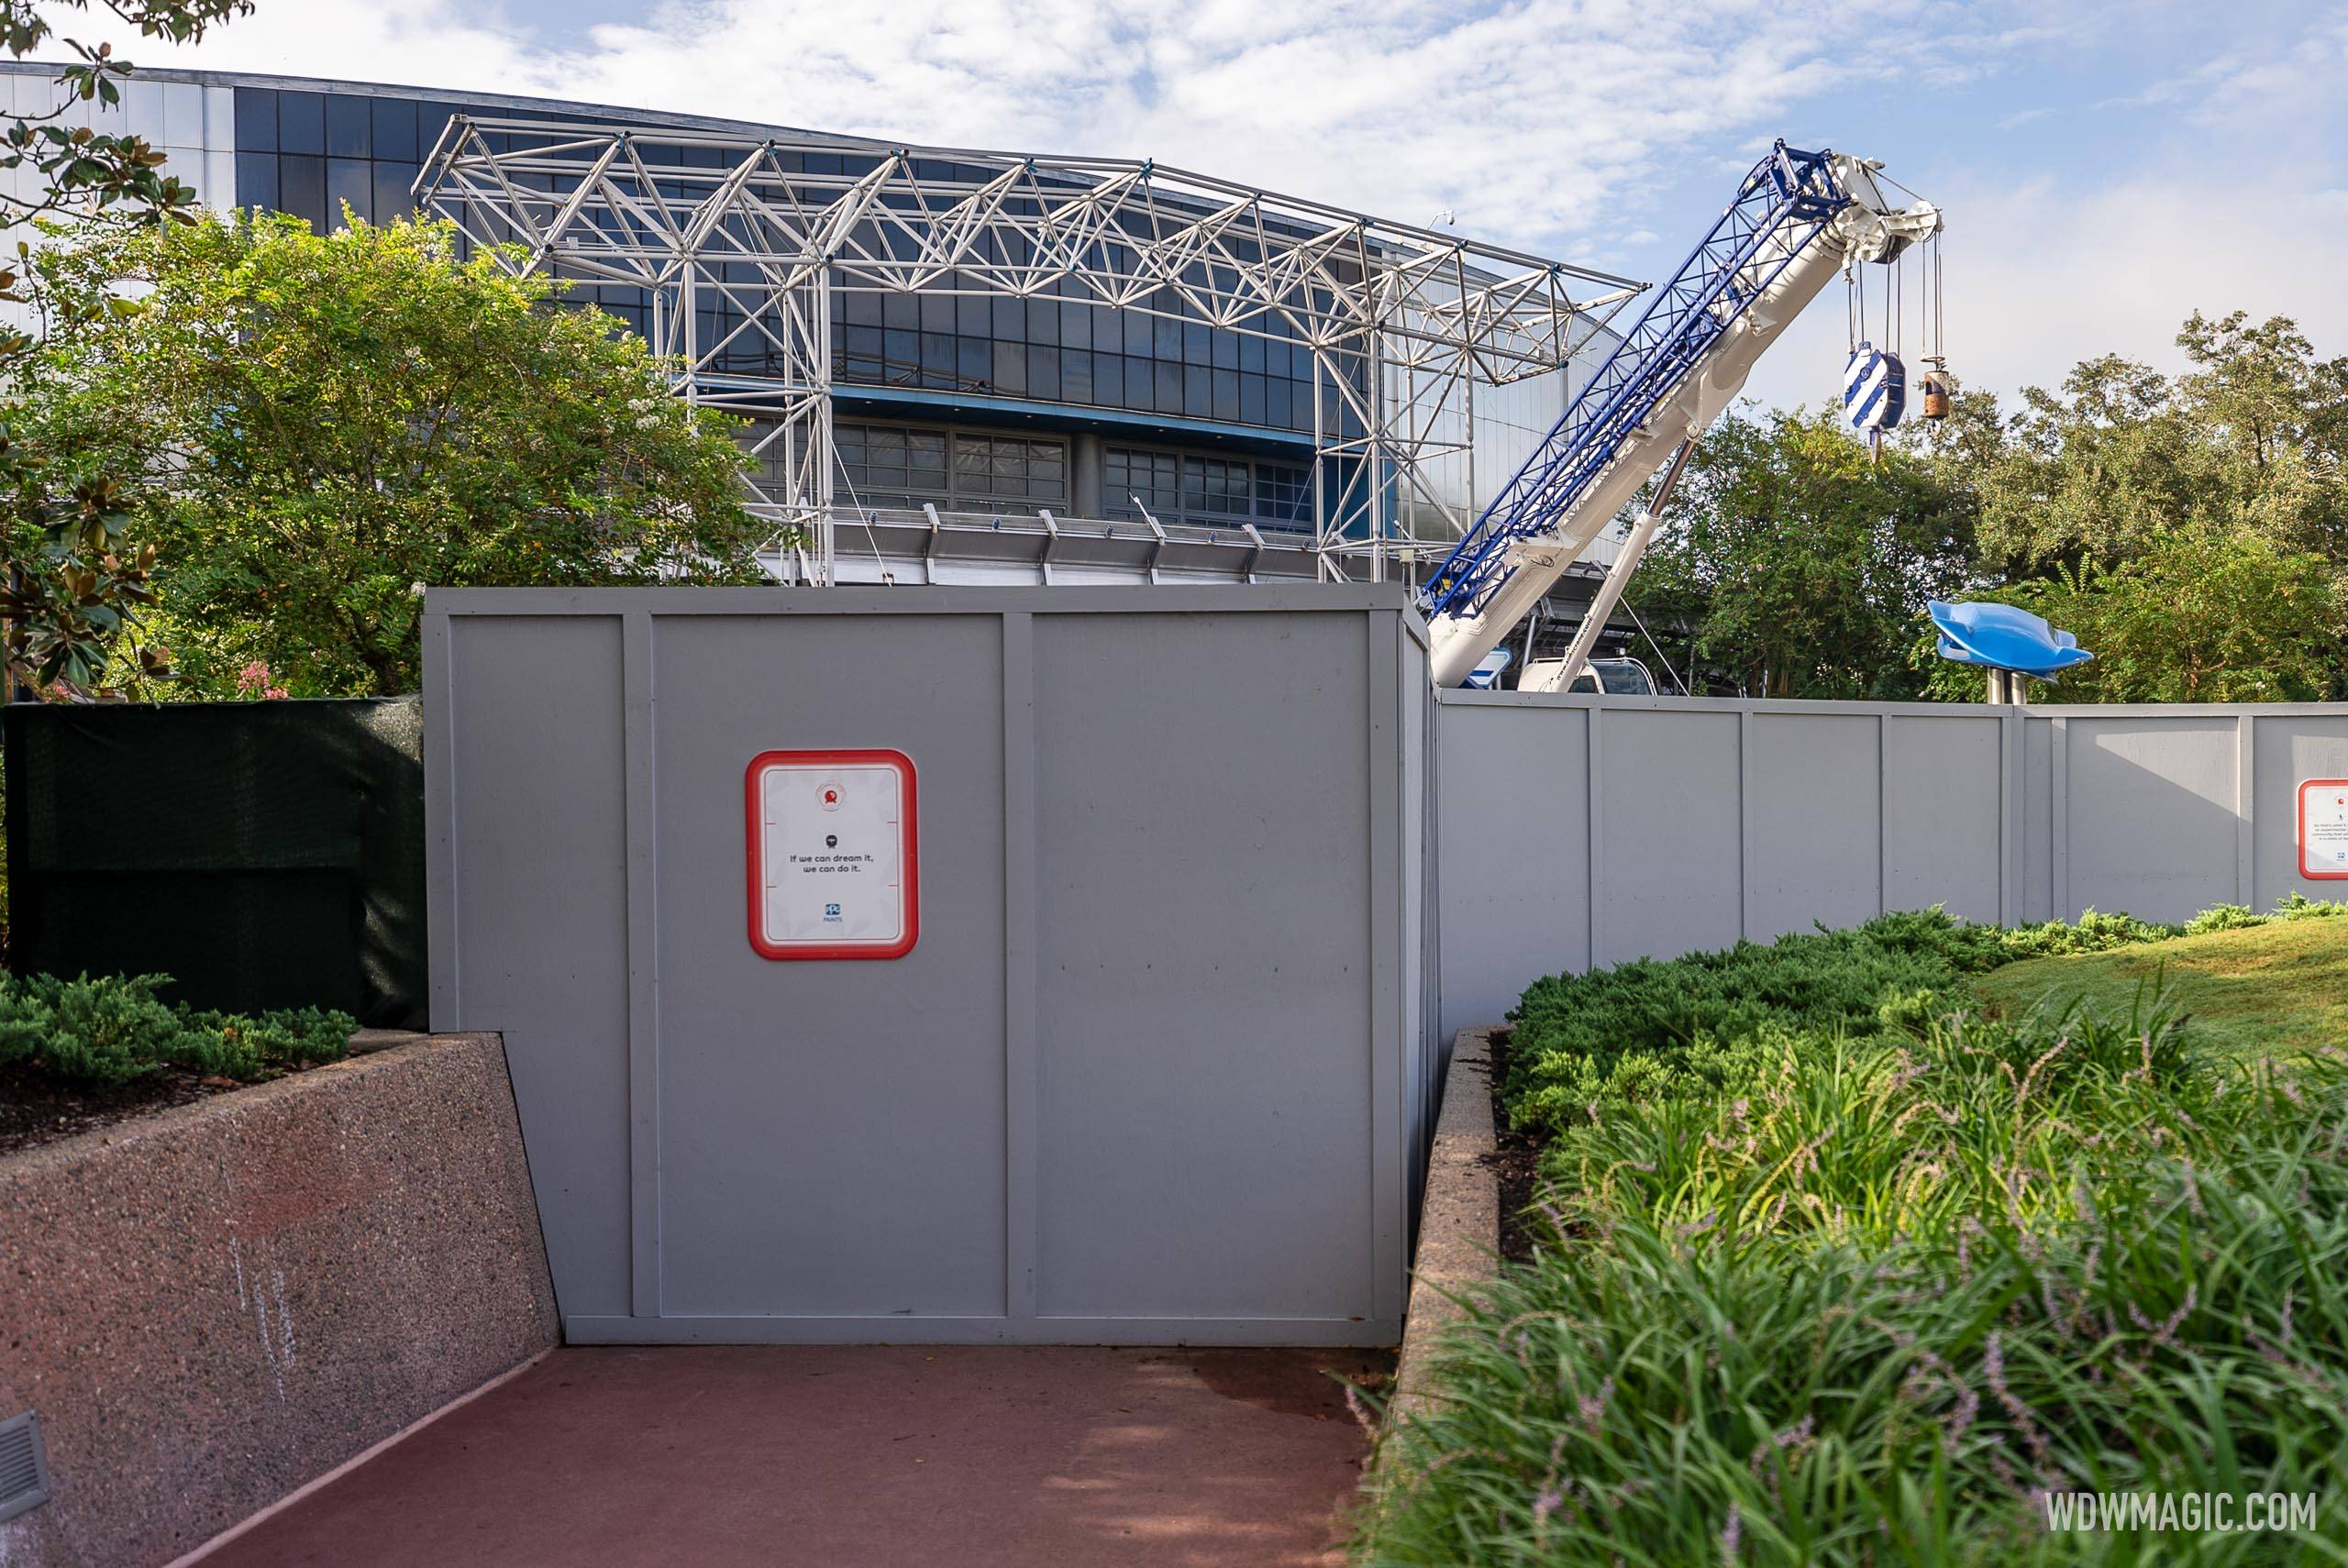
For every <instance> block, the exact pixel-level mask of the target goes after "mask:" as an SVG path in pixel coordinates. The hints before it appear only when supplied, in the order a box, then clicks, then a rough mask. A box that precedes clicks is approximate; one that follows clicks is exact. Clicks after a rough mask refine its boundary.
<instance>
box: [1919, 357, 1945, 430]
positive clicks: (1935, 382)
mask: <svg viewBox="0 0 2348 1568" xmlns="http://www.w3.org/2000/svg"><path fill="white" fill-rule="evenodd" d="M1922 389H1923V393H1924V417H1925V418H1926V419H1929V420H1933V421H1935V422H1937V421H1940V420H1943V419H1946V418H1947V417H1948V378H1947V377H1946V376H1944V375H1942V374H1941V373H1940V372H1939V371H1938V370H1926V371H1925V372H1924V379H1923V381H1922Z"/></svg>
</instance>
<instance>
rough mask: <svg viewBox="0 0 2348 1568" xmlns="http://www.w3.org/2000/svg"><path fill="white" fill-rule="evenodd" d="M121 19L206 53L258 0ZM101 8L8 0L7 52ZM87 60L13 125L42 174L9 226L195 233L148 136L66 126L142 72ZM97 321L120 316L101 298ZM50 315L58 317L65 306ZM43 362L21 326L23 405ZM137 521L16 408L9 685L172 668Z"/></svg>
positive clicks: (86, 462)
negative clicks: (208, 41) (133, 538)
mask: <svg viewBox="0 0 2348 1568" xmlns="http://www.w3.org/2000/svg"><path fill="white" fill-rule="evenodd" d="M105 7H106V9H107V10H109V11H111V12H112V13H113V14H114V15H115V16H116V17H117V18H119V19H120V20H122V21H123V22H125V23H127V24H128V25H129V26H131V27H133V28H137V29H138V32H139V33H140V34H141V35H142V36H144V37H147V38H151V39H169V40H171V41H172V42H174V43H186V42H193V41H194V40H196V39H201V38H203V37H204V35H205V32H206V30H208V29H209V28H212V27H213V26H214V25H215V24H216V23H219V22H223V21H227V20H228V19H229V18H231V17H239V16H244V15H246V14H248V13H249V12H250V11H251V10H252V0H105ZM88 9H89V0H54V4H50V5H48V6H43V5H40V4H39V3H38V0H0V49H6V50H7V52H8V54H9V55H10V56H11V57H13V58H15V59H18V60H21V59H23V58H24V57H25V56H26V55H28V54H30V53H32V52H33V51H34V50H37V49H39V48H40V47H42V46H43V45H44V44H46V43H48V42H49V41H50V39H52V38H53V37H55V36H56V34H55V29H54V28H53V26H52V24H51V21H50V17H51V16H54V15H55V14H57V13H59V12H61V11H73V12H87V11H88ZM61 41H62V42H63V44H64V45H65V47H66V48H67V49H69V50H72V52H73V54H74V56H75V59H74V61H73V62H72V63H71V64H68V65H66V66H64V67H62V68H61V70H60V71H59V72H58V75H57V78H56V81H57V83H58V85H59V86H60V87H61V88H63V89H64V93H63V94H62V95H61V96H62V97H63V99H64V103H61V105H59V106H58V107H57V108H55V109H52V110H50V112H48V113H46V114H39V115H6V116H0V127H5V129H0V169H9V170H17V171H24V170H28V169H29V170H31V171H34V172H35V173H36V174H37V175H38V178H37V179H36V180H34V181H32V182H30V184H31V189H30V191H29V193H23V194H18V193H0V226H18V228H19V230H20V231H21V230H22V228H23V227H24V226H28V225H30V224H33V223H35V222H37V221H39V220H44V219H50V218H72V219H76V220H78V221H80V222H83V223H101V224H112V225H116V226H120V225H153V224H157V223H161V222H163V221H166V220H170V219H184V218H185V217H186V216H187V215H188V214H189V211H190V209H191V208H192V206H193V204H194V199H195V193H194V191H193V190H191V189H190V188H189V187H188V186H186V185H185V184H183V183H182V182H180V181H179V180H177V179H175V178H173V177H172V176H170V175H167V174H165V173H164V172H163V171H162V166H163V155H162V154H161V153H160V152H158V151H156V150H155V149H154V148H153V147H152V146H150V144H149V143H148V142H147V141H146V140H145V139H144V138H140V137H137V136H132V135H128V134H126V133H114V132H103V131H96V130H93V129H91V128H89V127H74V126H67V125H64V124H62V123H61V121H62V120H63V118H64V116H65V106H66V105H67V104H70V103H72V102H76V101H78V102H83V103H96V104H100V105H108V106H111V105H116V104H118V103H119V102H120V101H121V81H122V79H123V78H124V77H126V76H127V75H129V74H130V71H131V66H130V63H129V62H128V61H125V60H121V59H118V58H116V55H115V53H114V48H113V46H112V45H111V44H108V43H105V42H96V43H88V42H84V41H83V40H81V39H74V38H65V39H62V40H61ZM11 254H12V255H13V257H14V262H13V264H11V265H5V266H0V301H6V302H8V303H10V304H18V305H22V304H27V303H28V295H27V293H26V290H25V282H26V278H25V273H26V269H27V265H28V260H29V258H30V255H31V247H30V244H29V242H28V241H27V240H24V239H19V240H18V241H17V245H16V247H15V248H14V250H13V251H12V252H11ZM78 303H79V304H81V305H82V306H83V308H90V309H107V308H111V307H112V305H113V304H114V302H113V301H111V300H110V299H107V298H105V297H104V296H87V297H84V298H83V299H82V300H81V301H80V302H78ZM49 308H50V310H51V311H52V312H53V311H55V310H56V309H57V308H59V302H50V306H49ZM35 348H36V341H35V339H34V337H32V335H30V334H28V333H27V332H25V331H23V330H22V329H21V328H17V327H13V326H8V327H0V382H6V383H8V384H9V385H10V386H11V387H13V388H14V389H15V390H17V391H21V390H22V388H23V386H24V383H25V381H26V378H27V375H28V370H29V365H28V362H29V360H30V359H31V358H32V356H33V353H34V350H35ZM129 523H130V516H129V513H128V512H127V510H126V508H125V507H124V505H123V503H122V497H121V490H120V485H119V482H118V480H117V479H116V476H115V475H113V474H112V473H110V472H108V471H107V470H106V469H105V468H104V467H102V466H101V465H99V464H98V463H96V462H94V460H93V458H92V455H91V454H89V453H85V452H82V451H79V450H76V449H74V448H72V447H66V448H57V447H51V446H48V445H45V444H44V443H42V442H41V441H39V439H37V438H34V437H33V436H31V434H30V433H29V432H28V430H27V428H26V425H25V422H24V420H23V418H22V410H21V408H20V407H19V405H18V404H17V402H16V401H14V400H13V399H6V400H0V616H5V617H6V623H7V629H6V636H5V637H0V652H4V655H5V660H6V674H7V677H8V680H9V682H10V683H15V682H18V681H22V682H26V683H28V684H30V685H33V686H36V687H43V688H52V689H61V690H66V691H75V690H86V689H87V688H89V687H91V686H93V685H94V684H95V683H96V682H97V680H98V679H100V676H101V672H102V671H103V670H104V669H105V666H106V664H107V661H108V660H109V658H111V657H116V656H117V655H119V656H122V657H125V658H126V660H127V663H128V665H129V667H130V668H138V669H143V670H146V671H148V672H150V673H153V672H158V671H160V670H161V669H162V668H163V667H164V656H163V653H162V651H161V648H160V647H157V646H153V645H151V644H150V645H148V646H134V645H135V635H134V634H135V632H136V628H137V625H138V614H139V612H140V609H141V607H142V606H144V605H146V604H148V603H149V602H151V597H152V596H151V591H150V585H149V573H150V569H151V567H152V566H153V564H154V559H155V557H154V550H153V547H152V546H151V544H150V545H145V546H139V547H133V546H132V545H131V544H130V543H129V541H128V540H127V537H126V531H127V527H128V525H129Z"/></svg>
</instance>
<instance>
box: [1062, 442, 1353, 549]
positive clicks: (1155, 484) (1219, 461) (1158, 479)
mask: <svg viewBox="0 0 2348 1568" xmlns="http://www.w3.org/2000/svg"><path fill="white" fill-rule="evenodd" d="M1101 504H1102V510H1103V511H1105V512H1107V513H1109V515H1110V516H1112V517H1138V516H1140V515H1141V513H1142V509H1143V508H1144V507H1146V508H1147V509H1148V511H1149V514H1150V515H1151V516H1153V517H1155V518H1157V520H1158V521H1159V522H1160V523H1253V524H1255V525H1257V527H1261V528H1283V529H1293V528H1309V527H1311V526H1312V470H1311V469H1307V468H1306V467H1305V466H1304V465H1303V464H1301V463H1282V462H1273V461H1268V460H1265V459H1261V458H1252V459H1251V458H1228V457H1206V456H1203V455H1201V454H1198V453H1189V452H1165V451H1153V450H1148V449H1145V448H1141V447H1109V448H1108V449H1107V450H1106V451H1104V452H1103V453H1102V457H1101Z"/></svg>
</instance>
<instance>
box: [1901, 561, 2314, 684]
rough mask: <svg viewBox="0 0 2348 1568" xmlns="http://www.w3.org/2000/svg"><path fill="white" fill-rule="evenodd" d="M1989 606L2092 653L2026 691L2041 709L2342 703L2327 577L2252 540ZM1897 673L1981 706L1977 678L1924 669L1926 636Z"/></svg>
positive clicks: (2133, 564) (2040, 586) (1931, 663)
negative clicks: (1906, 670) (2055, 704)
mask: <svg viewBox="0 0 2348 1568" xmlns="http://www.w3.org/2000/svg"><path fill="white" fill-rule="evenodd" d="M1989 597H1991V598H1995V599H1999V600H2003V601H2005V602H2009V603H2013V604H2019V605H2021V607H2022V608H2024V609H2026V610H2030V611H2032V612H2033V613H2037V614H2040V615H2043V616H2044V617H2045V618H2046V619H2047V620H2048V621H2050V622H2052V623H2053V624H2055V625H2057V626H2061V627H2063V628H2064V629H2065V630H2066V631H2068V632H2070V633H2072V634H2073V635H2076V636H2077V638H2078V639H2079V644H2080V646H2083V647H2086V648H2088V649H2089V650H2091V651H2092V652H2093V653H2094V654H2095V656H2096V657H2095V659H2094V662H2092V663H2090V664H2086V665H2081V666H2079V667H2077V668H2075V669H2073V670H2071V671H2069V672H2068V673H2066V675H2065V676H2064V677H2063V679H2062V680H2061V681H2060V682H2059V683H2058V684H2056V685H2054V686H2052V687H2041V688H2039V689H2038V690H2039V691H2040V692H2042V693H2043V694H2044V698H2043V700H2051V701H2063V702H2271V701H2319V700H2320V699H2323V698H2326V697H2330V696H2334V695H2337V694H2339V693H2340V692H2341V691H2342V690H2348V684H2343V681H2348V593H2343V591H2342V577H2341V575H2340V573H2339V572H2338V570H2337V569H2335V568H2334V566H2333V565H2332V563H2331V562H2330V561H2328V560H2326V559H2325V558H2323V557H2321V556H2319V555H2315V554H2312V553H2310V552H2308V551H2304V550H2289V549H2286V548H2283V547H2278V546H2277V545H2276V544H2275V543H2274V542H2273V541H2271V540H2269V539H2267V538H2266V537H2265V536H2263V535H2261V534H2260V533H2258V532H2256V531H2255V530H2252V529H2243V528H2237V529H2231V530H2229V529H2223V528H2214V527H2208V526H2187V527H2184V528H2179V529H2176V530H2173V531H2171V532H2168V533H2165V534H2163V535H2161V536H2158V537H2157V538H2155V539H2154V540H2152V541H2150V542H2149V543H2148V544H2147V545H2146V547H2144V548H2143V550H2142V551H2140V552H2139V553H2138V554H2137V555H2136V556H2135V557H2134V558H2132V559H2130V560H2128V561H2126V562H2124V563H2123V564H2121V565H2120V566H2117V567H2104V566H2097V565H2093V564H2089V565H2087V566H2082V567H2068V568H2063V569H2058V570H2056V571H2055V572H2054V573H2053V574H2052V575H2049V576H2044V577H2035V578H2028V579H2024V580H2021V581H2019V582H2014V583H2010V584H2008V585H2007V586H2006V587H2005V588H2004V589H2003V590H2001V591H1995V592H1993V593H1991V594H1990V595H1989ZM1911 661H1912V662H1913V663H1914V664H1915V666H1916V668H1917V669H1918V670H1919V672H1920V673H1921V674H1922V675H1923V676H1924V677H1925V678H1926V679H1927V681H1928V683H1929V690H1931V692H1932V694H1933V696H1936V697H1940V698H1944V699H1945V700H1948V701H1965V702H1976V701H1980V700H1981V695H1982V690H1983V679H1982V672H1981V671H1980V670H1979V669H1977V668H1974V667H1972V666H1970V665H1959V664H1955V663H1952V662H1950V661H1948V660H1946V659H1943V658H1940V657H1937V655H1936V654H1935V652H1934V649H1933V637H1932V635H1931V633H1930V631H1929V629H1927V630H1926V631H1925V632H1924V633H1923V634H1922V636H1921V638H1920V640H1919V642H1918V644H1917V645H1916V646H1915V648H1914V649H1913V652H1912V656H1911Z"/></svg>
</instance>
